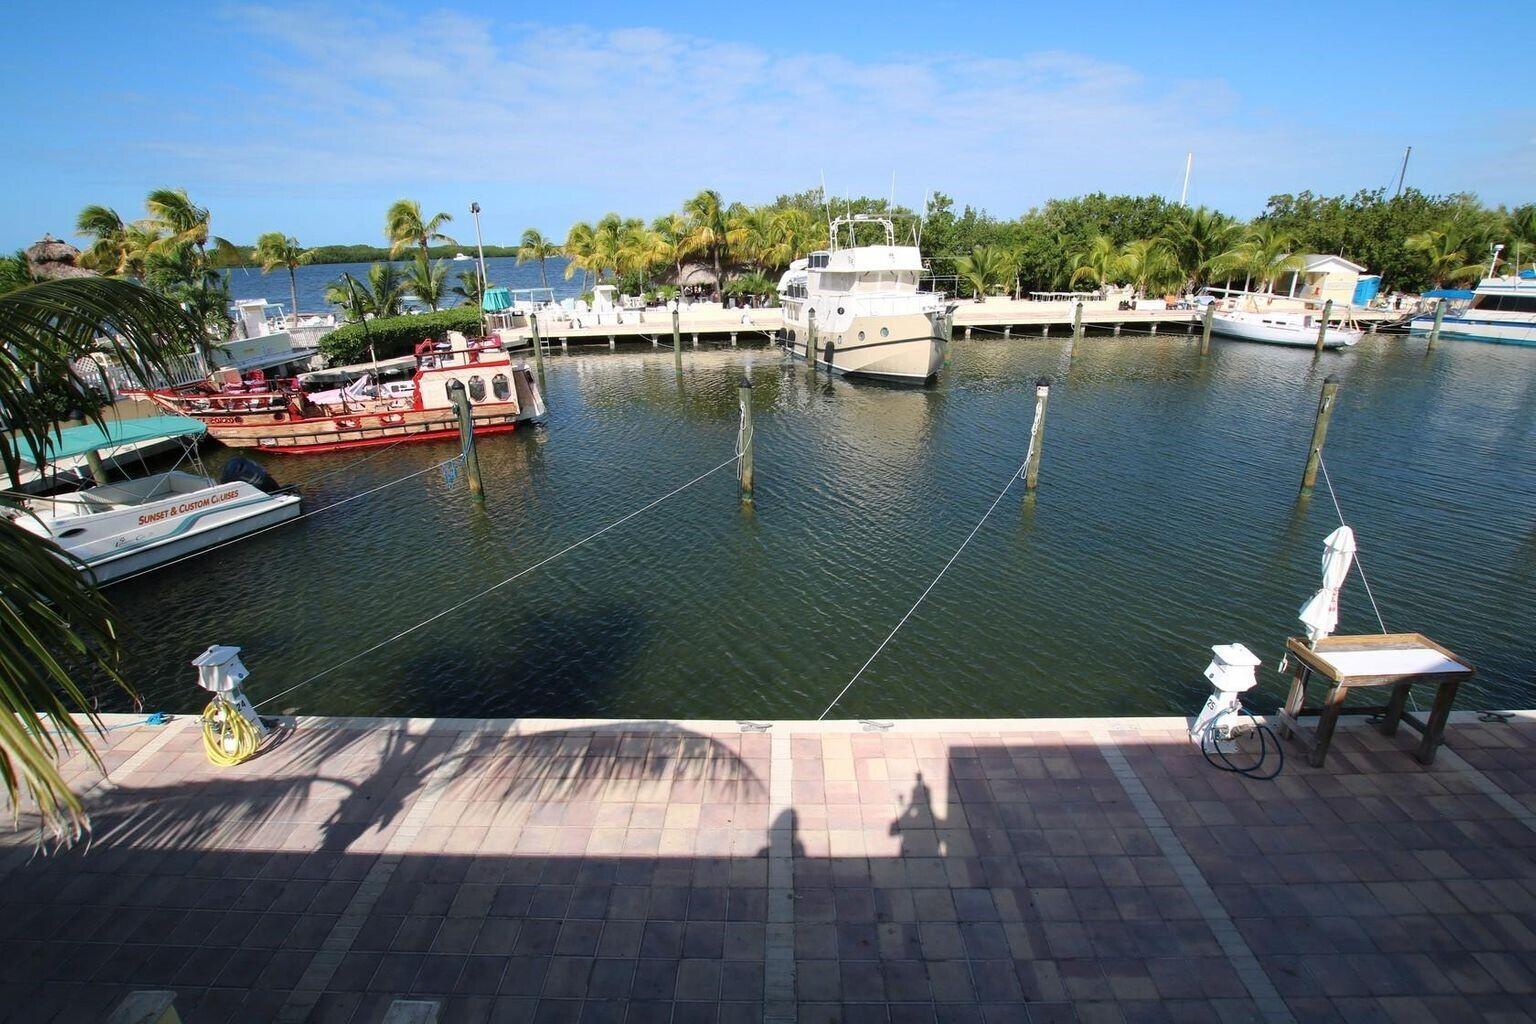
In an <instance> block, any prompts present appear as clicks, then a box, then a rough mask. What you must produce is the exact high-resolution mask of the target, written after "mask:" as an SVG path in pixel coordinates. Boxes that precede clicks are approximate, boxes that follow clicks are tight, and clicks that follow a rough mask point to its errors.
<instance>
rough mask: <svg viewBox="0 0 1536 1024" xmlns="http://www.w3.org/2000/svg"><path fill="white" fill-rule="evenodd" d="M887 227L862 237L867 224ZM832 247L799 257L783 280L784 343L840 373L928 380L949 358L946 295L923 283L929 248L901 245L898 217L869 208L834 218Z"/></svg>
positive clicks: (869, 228)
mask: <svg viewBox="0 0 1536 1024" xmlns="http://www.w3.org/2000/svg"><path fill="white" fill-rule="evenodd" d="M861 228H862V229H864V231H865V232H866V234H867V233H869V232H871V231H882V232H883V235H884V238H883V242H882V243H881V244H876V245H861V244H859V238H858V234H859V230H860V229H861ZM831 236H832V237H831V243H832V244H831V248H830V249H828V250H826V251H823V252H813V253H811V254H810V255H809V256H808V257H806V258H804V259H798V260H795V261H794V262H793V263H791V264H790V265H789V269H788V270H787V271H785V272H784V276H783V277H782V278H781V279H780V280H779V288H778V291H779V304H780V305H781V306H782V307H783V309H784V344H785V347H786V348H787V349H788V350H789V351H790V353H791V354H793V355H794V356H796V357H797V358H802V359H815V360H816V363H817V365H818V366H825V367H827V368H828V369H831V370H835V371H836V372H838V373H843V374H848V375H852V376H863V377H878V378H882V379H885V380H893V381H902V382H906V383H912V384H922V383H925V382H926V381H928V380H930V379H932V378H933V377H934V375H936V374H937V373H938V372H939V369H940V368H941V367H942V366H943V365H944V344H945V337H944V329H943V321H944V318H945V316H946V313H947V311H948V307H947V306H946V304H945V301H944V299H943V297H942V296H939V295H935V294H933V293H931V292H921V291H918V288H917V285H918V281H919V280H920V279H921V278H922V275H923V261H922V255H921V254H920V253H919V251H918V248H917V246H915V245H897V244H896V229H895V226H894V225H893V224H892V223H891V221H890V220H888V219H886V218H884V217H875V216H871V215H869V214H855V215H853V216H851V217H839V218H838V219H836V220H834V221H833V222H832V231H831Z"/></svg>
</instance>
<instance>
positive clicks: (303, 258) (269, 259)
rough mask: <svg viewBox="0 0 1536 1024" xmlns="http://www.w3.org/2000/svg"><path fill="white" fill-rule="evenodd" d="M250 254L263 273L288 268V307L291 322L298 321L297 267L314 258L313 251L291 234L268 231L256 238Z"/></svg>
mask: <svg viewBox="0 0 1536 1024" xmlns="http://www.w3.org/2000/svg"><path fill="white" fill-rule="evenodd" d="M251 255H252V256H253V257H255V259H256V263H257V264H258V265H259V266H260V267H261V272H262V273H263V274H270V273H272V271H274V270H276V269H277V268H278V267H287V268H288V296H289V298H290V299H292V300H293V305H292V306H291V307H289V308H290V309H291V311H292V312H293V322H294V323H295V324H297V323H298V322H299V277H298V274H297V270H298V268H299V267H302V266H307V265H308V264H310V263H313V262H314V260H315V251H314V250H313V249H306V248H304V247H303V246H301V245H299V240H298V239H297V238H294V237H293V236H292V235H285V234H283V233H282V232H281V231H268V232H267V233H266V234H264V235H261V236H260V237H258V238H257V239H256V248H255V249H254V250H252V253H251Z"/></svg>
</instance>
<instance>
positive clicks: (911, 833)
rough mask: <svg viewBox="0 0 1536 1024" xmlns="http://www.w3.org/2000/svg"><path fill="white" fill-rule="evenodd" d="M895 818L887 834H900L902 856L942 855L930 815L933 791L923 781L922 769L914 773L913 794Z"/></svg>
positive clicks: (937, 826)
mask: <svg viewBox="0 0 1536 1024" xmlns="http://www.w3.org/2000/svg"><path fill="white" fill-rule="evenodd" d="M904 804H905V806H904V807H903V808H902V812H901V814H899V815H897V817H896V820H895V821H893V822H891V828H890V833H889V834H890V835H893V836H900V837H901V856H903V857H941V856H943V851H942V850H941V849H940V844H939V832H938V829H939V823H938V822H937V821H936V820H935V819H934V816H933V791H932V790H930V789H929V788H928V784H927V783H926V782H924V781H923V773H922V772H918V773H917V779H916V780H915V781H914V783H913V785H912V797H911V799H909V800H906V801H904Z"/></svg>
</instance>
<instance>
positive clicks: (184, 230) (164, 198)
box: [144, 188, 211, 254]
mask: <svg viewBox="0 0 1536 1024" xmlns="http://www.w3.org/2000/svg"><path fill="white" fill-rule="evenodd" d="M144 208H145V209H146V210H148V211H149V219H150V221H151V222H152V223H153V224H155V225H156V226H157V227H159V228H160V230H161V231H163V232H164V233H165V237H164V238H163V239H162V244H163V245H166V246H175V245H181V244H183V243H191V244H192V245H194V246H196V247H197V251H198V253H199V254H206V252H207V248H208V241H209V238H210V236H209V221H210V219H211V215H210V214H209V212H208V210H207V208H206V207H202V206H198V205H197V204H196V203H194V202H193V201H192V199H191V197H189V196H188V195H187V190H186V189H184V188H157V189H155V190H154V191H153V192H151V193H150V194H149V195H148V196H146V197H145V198H144Z"/></svg>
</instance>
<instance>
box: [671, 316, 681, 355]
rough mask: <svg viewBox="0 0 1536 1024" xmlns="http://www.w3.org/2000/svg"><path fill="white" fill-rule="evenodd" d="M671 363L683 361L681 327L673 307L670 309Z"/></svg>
mask: <svg viewBox="0 0 1536 1024" xmlns="http://www.w3.org/2000/svg"><path fill="white" fill-rule="evenodd" d="M672 361H673V362H674V363H681V362H682V361H683V325H682V323H681V321H680V318H679V315H678V312H677V308H676V307H675V306H674V307H673V309H672Z"/></svg>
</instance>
